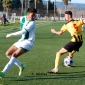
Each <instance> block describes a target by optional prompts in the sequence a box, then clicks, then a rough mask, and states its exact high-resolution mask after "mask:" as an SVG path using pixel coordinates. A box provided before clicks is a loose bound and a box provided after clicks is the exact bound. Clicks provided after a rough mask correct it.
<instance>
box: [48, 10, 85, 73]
mask: <svg viewBox="0 0 85 85" xmlns="http://www.w3.org/2000/svg"><path fill="white" fill-rule="evenodd" d="M65 19H66V21H68V22H67V23H66V24H64V25H63V26H62V28H61V30H60V31H56V30H55V29H51V32H52V33H54V34H58V35H61V34H62V33H64V32H65V31H66V30H67V31H68V32H69V33H70V34H71V36H72V39H71V41H70V42H69V43H67V44H66V45H65V46H64V47H62V48H61V49H60V50H59V51H58V52H57V53H56V59H55V67H54V69H52V70H50V71H49V72H48V73H58V66H59V60H60V57H61V56H62V55H63V54H65V53H67V52H68V53H69V56H70V58H72V57H73V54H74V53H75V52H76V51H79V48H80V47H81V46H82V43H83V39H82V25H83V24H84V23H85V20H80V21H79V20H74V19H73V18H72V12H71V11H65Z"/></svg>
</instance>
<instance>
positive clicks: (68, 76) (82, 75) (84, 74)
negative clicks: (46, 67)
mask: <svg viewBox="0 0 85 85" xmlns="http://www.w3.org/2000/svg"><path fill="white" fill-rule="evenodd" d="M45 74H46V75H41V74H40V75H39V74H38V75H36V74H32V75H31V76H24V77H4V78H8V79H11V81H30V80H81V81H85V71H80V72H66V73H59V74H48V73H45Z"/></svg>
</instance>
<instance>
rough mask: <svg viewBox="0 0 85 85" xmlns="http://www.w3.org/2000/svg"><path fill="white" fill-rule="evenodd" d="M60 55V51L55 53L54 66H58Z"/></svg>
mask: <svg viewBox="0 0 85 85" xmlns="http://www.w3.org/2000/svg"><path fill="white" fill-rule="evenodd" d="M60 56H61V54H60V53H57V54H56V59H55V68H58V66H59V61H60Z"/></svg>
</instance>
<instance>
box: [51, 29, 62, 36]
mask: <svg viewBox="0 0 85 85" xmlns="http://www.w3.org/2000/svg"><path fill="white" fill-rule="evenodd" d="M51 32H52V33H54V34H57V35H61V34H62V33H63V31H62V30H60V31H56V30H55V29H51Z"/></svg>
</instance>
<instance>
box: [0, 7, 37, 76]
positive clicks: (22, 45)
mask: <svg viewBox="0 0 85 85" xmlns="http://www.w3.org/2000/svg"><path fill="white" fill-rule="evenodd" d="M27 13H28V14H27V16H23V17H22V19H21V30H20V31H18V32H14V33H10V34H7V35H6V38H9V37H12V36H17V35H22V37H21V39H19V40H18V41H17V42H16V43H14V44H13V45H12V46H11V47H10V48H9V49H8V50H7V51H6V56H7V57H8V58H9V59H10V60H9V62H8V63H7V64H6V66H5V67H4V69H3V70H2V71H1V72H0V77H4V76H5V74H6V73H7V72H8V70H9V69H10V68H11V67H12V66H13V65H14V64H15V65H17V66H18V67H19V76H20V75H21V74H22V71H23V70H24V68H25V65H24V64H23V63H21V62H20V61H19V60H18V59H17V57H19V56H20V55H22V54H24V53H26V52H27V51H29V50H30V49H31V48H32V47H33V45H34V44H33V43H34V41H35V28H36V22H35V19H34V18H35V15H36V13H37V10H36V9H35V8H32V7H31V8H28V9H27Z"/></svg>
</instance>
